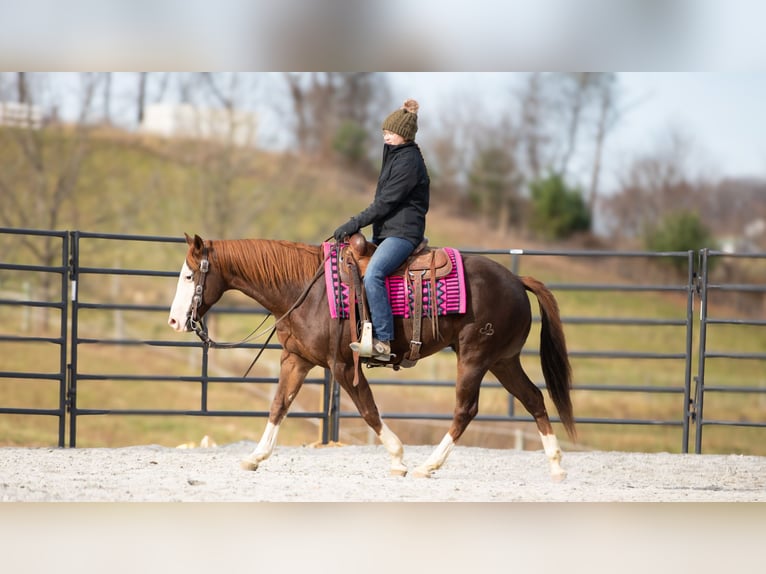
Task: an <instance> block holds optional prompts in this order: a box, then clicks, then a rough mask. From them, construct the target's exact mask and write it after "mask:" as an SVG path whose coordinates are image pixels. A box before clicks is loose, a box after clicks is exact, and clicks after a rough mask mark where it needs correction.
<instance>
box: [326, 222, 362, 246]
mask: <svg viewBox="0 0 766 574" xmlns="http://www.w3.org/2000/svg"><path fill="white" fill-rule="evenodd" d="M357 231H359V224H358V223H357V222H356V220H355V219H354V218H353V217H352V218H351V219H349V220H348V221H347V222H346V223H344V224H343V225H341V226H340V227H339V228H338V229H336V230H335V233H333V234H332V236H333V237H334V238H335V241H337V242H338V243H340V242H342V241H343V240H344V239H346V237H348V236H349V235H353V234H354V233H356V232H357Z"/></svg>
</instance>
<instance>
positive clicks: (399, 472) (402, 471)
mask: <svg viewBox="0 0 766 574" xmlns="http://www.w3.org/2000/svg"><path fill="white" fill-rule="evenodd" d="M391 476H407V469H406V468H392V469H391Z"/></svg>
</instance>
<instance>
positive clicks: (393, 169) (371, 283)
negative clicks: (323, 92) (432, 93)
mask: <svg viewBox="0 0 766 574" xmlns="http://www.w3.org/2000/svg"><path fill="white" fill-rule="evenodd" d="M418 109H419V105H418V102H416V101H415V100H412V99H409V100H407V101H405V102H404V105H403V106H402V107H401V108H399V109H398V110H395V111H394V112H392V113H391V114H390V115H389V116H388V117H387V118H386V119H385V121H384V122H383V142H384V145H383V164H382V167H381V169H380V176H379V177H378V185H377V188H376V190H375V197H374V199H373V201H372V203H371V204H370V205H369V206H368V207H367V208H366V209H365V210H363V211H362V212H360V213H359V214H357V215H355V216H354V217H352V218H351V219H349V220H348V221H347V222H346V223H344V224H343V225H341V226H340V227H338V229H336V230H335V233H334V234H333V236H334V238H335V240H336V241H343V240H345V238H346V237H347V236H349V235H353V234H354V233H356V232H357V231H359V230H360V229H361V228H362V227H365V226H367V225H370V224H372V242H373V243H374V244H375V245H376V246H377V248H376V249H375V252H374V253H373V255H372V258H371V259H370V263H369V265H368V266H367V271H366V272H365V275H364V288H365V291H366V294H367V301H368V303H369V306H370V315H371V319H372V330H373V344H372V357H373V358H375V359H378V360H381V361H387V360H389V359H390V358H391V341H392V340H393V338H394V317H393V313H392V311H391V303H390V301H389V300H388V292H387V290H386V277H387V276H388V275H390V274H391V273H393V272H394V271H395V270H396V269H397V268H398V267H399V266H400V265H401V264H402V263H404V261H405V260H406V259H407V257H409V255H410V254H411V253H412V252H413V251H414V250H415V248H416V247H417V246H418V245H419V244H420V242H421V241H422V240H423V238H424V234H425V227H426V212H427V211H428V205H429V197H430V178H429V176H428V170H427V169H426V165H425V161H424V160H423V154H422V153H421V151H420V147H418V145H417V144H416V143H415V134H416V132H417V131H418Z"/></svg>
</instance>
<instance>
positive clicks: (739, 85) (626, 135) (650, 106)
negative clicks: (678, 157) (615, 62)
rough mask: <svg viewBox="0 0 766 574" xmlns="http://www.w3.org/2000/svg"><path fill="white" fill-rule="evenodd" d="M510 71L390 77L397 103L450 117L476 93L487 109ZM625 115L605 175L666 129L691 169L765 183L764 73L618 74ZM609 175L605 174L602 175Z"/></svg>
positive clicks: (650, 146)
mask: <svg viewBox="0 0 766 574" xmlns="http://www.w3.org/2000/svg"><path fill="white" fill-rule="evenodd" d="M514 76H515V74H513V73H506V72H499V73H486V72H445V73H423V72H418V73H395V74H393V75H392V80H393V82H392V83H393V86H394V89H393V92H394V93H393V96H394V99H395V100H397V101H398V100H400V99H402V100H403V99H404V98H406V97H410V96H413V97H418V98H420V100H421V115H425V114H428V113H429V112H431V111H432V110H430V109H429V108H430V107H434V108H436V110H433V111H434V113H436V114H437V115H440V116H441V115H443V114H444V113H447V114H448V113H449V107H450V106H453V105H455V102H456V101H459V100H460V98H461V96H462V95H465V96H466V97H468V95H473V94H477V95H479V97H482V98H484V99H485V101H486V102H487V106H488V107H487V109H488V110H489V111H490V113H491V110H492V100H493V99H495V98H502V97H503V94H507V93H508V90H510V89H511V86H512V85H513V81H514V80H513V77H514ZM619 81H620V85H621V93H622V101H623V104H624V105H625V106H627V107H628V110H627V111H626V113H625V114H624V116H623V117H622V119H621V120H620V122H619V123H618V124H617V126H616V128H615V130H614V131H613V132H612V133H611V134H610V136H609V139H608V141H607V150H606V160H607V161H606V162H605V163H606V165H605V171H615V170H618V169H620V167H621V166H623V165H624V164H625V163H627V162H629V161H630V160H631V159H632V158H634V157H635V156H636V155H638V154H641V153H644V152H650V151H652V150H655V149H657V148H658V147H659V146H660V145H661V143H660V142H661V141H662V140H663V139H664V138H666V137H668V135H669V133H670V132H671V130H676V131H678V132H680V133H681V134H682V135H683V136H685V137H686V138H688V139H689V143H690V146H691V148H692V150H691V153H692V157H691V158H690V160H691V163H692V165H691V166H690V167H691V168H692V169H694V170H695V171H697V172H699V173H701V174H707V175H712V176H746V177H747V176H755V177H761V178H766V73H759V72H749V73H708V72H702V73H694V72H620V73H619ZM607 175H608V174H607Z"/></svg>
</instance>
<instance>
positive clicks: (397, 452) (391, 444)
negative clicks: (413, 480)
mask: <svg viewBox="0 0 766 574" xmlns="http://www.w3.org/2000/svg"><path fill="white" fill-rule="evenodd" d="M378 438H379V439H380V442H381V443H382V444H383V446H384V447H385V448H386V450H387V451H388V454H390V455H391V474H392V475H394V476H405V475H406V474H407V465H405V464H404V461H403V459H404V447H403V446H402V441H401V440H399V437H398V436H396V435H395V434H394V432H393V431H392V430H391V429H390V428H388V426H387V425H386V423H383V427H382V428H381V429H380V434H379V435H378Z"/></svg>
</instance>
